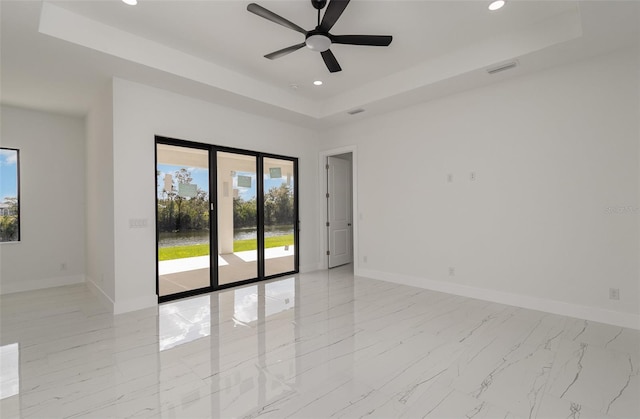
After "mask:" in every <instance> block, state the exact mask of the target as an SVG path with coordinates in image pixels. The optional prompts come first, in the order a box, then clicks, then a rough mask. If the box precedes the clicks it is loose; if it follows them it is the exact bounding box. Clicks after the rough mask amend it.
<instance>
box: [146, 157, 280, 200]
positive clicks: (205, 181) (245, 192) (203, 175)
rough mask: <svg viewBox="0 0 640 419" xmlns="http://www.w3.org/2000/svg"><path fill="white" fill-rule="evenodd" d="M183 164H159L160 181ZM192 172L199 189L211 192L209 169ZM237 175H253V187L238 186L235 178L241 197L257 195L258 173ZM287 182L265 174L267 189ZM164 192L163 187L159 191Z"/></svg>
mask: <svg viewBox="0 0 640 419" xmlns="http://www.w3.org/2000/svg"><path fill="white" fill-rule="evenodd" d="M181 167H182V166H172V165H167V164H159V165H158V170H159V171H160V172H161V173H160V182H162V179H164V175H165V174H166V173H171V174H173V173H175V172H176V171H178V170H180V168H181ZM189 171H190V172H191V177H192V178H193V183H195V184H196V185H198V189H202V190H203V191H206V192H207V193H208V192H209V170H208V169H200V168H189ZM236 175H240V176H249V177H251V187H250V188H243V187H238V178H237V176H236V177H234V179H233V188H234V189H238V193H239V195H240V198H242V199H243V200H245V201H248V200H250V199H252V198H254V197H255V196H256V174H255V173H245V172H236ZM286 182H287V178H286V177H282V178H278V179H270V178H269V176H268V175H265V191H268V190H269V189H271V188H274V187H278V186H280V185H282V184H283V183H286ZM158 192H159V193H161V192H162V189H160V190H159V191H158Z"/></svg>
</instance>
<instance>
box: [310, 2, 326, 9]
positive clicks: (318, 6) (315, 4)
mask: <svg viewBox="0 0 640 419" xmlns="http://www.w3.org/2000/svg"><path fill="white" fill-rule="evenodd" d="M311 4H312V5H313V7H314V8H316V9H318V10H322V9H323V8H324V6H326V5H327V0H311Z"/></svg>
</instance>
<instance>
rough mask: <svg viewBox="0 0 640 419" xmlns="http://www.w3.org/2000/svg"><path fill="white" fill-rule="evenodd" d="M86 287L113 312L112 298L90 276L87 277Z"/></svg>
mask: <svg viewBox="0 0 640 419" xmlns="http://www.w3.org/2000/svg"><path fill="white" fill-rule="evenodd" d="M87 287H88V288H89V291H91V293H92V294H93V295H95V296H96V297H98V300H100V303H102V305H104V306H105V307H107V308H108V309H109V310H111V312H113V306H114V304H113V300H112V299H111V297H109V296H108V295H107V293H105V292H104V290H103V289H102V288H101V287H99V286H98V284H96V283H95V281H94V280H93V279H92V278H91V277H87Z"/></svg>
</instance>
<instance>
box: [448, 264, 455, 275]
mask: <svg viewBox="0 0 640 419" xmlns="http://www.w3.org/2000/svg"><path fill="white" fill-rule="evenodd" d="M455 275H456V268H454V267H453V266H452V267H450V268H449V276H455Z"/></svg>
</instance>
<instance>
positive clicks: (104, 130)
mask: <svg viewBox="0 0 640 419" xmlns="http://www.w3.org/2000/svg"><path fill="white" fill-rule="evenodd" d="M86 132H87V134H86V135H87V149H86V155H85V159H84V161H85V165H86V176H87V189H86V196H87V202H86V219H87V233H86V246H87V258H86V265H87V268H86V269H87V273H86V275H87V283H88V285H89V287H90V289H91V290H92V291H93V292H94V293H95V294H96V295H97V296H98V297H100V298H101V299H102V301H103V302H104V303H106V304H107V305H108V306H111V307H112V308H113V304H114V300H115V296H116V294H115V289H116V284H115V267H114V266H115V256H114V253H115V252H114V233H113V227H114V218H113V217H114V215H113V214H114V208H113V164H114V162H113V88H112V85H111V83H109V84H108V86H106V87H105V89H104V91H103V92H102V93H101V94H100V95H99V96H98V97H97V98H96V99H95V101H94V102H93V103H92V105H91V109H90V110H89V113H88V114H87V124H86Z"/></svg>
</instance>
